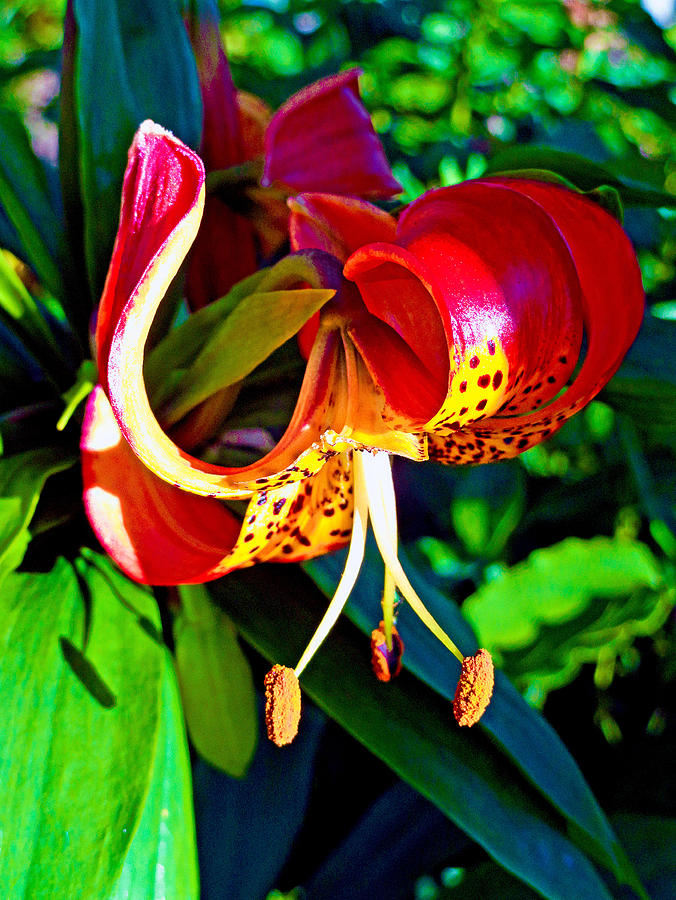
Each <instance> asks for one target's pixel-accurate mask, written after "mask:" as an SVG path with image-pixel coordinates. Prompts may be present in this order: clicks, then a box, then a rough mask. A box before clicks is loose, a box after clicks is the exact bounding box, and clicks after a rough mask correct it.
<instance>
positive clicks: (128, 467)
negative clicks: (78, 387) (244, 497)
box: [80, 387, 240, 585]
mask: <svg viewBox="0 0 676 900" xmlns="http://www.w3.org/2000/svg"><path fill="white" fill-rule="evenodd" d="M80 449H81V451H82V475H83V481H84V504H85V509H86V511H87V516H88V517H89V521H90V523H91V525H92V528H93V529H94V532H95V533H96V536H97V537H98V539H99V541H100V542H101V544H102V545H103V547H104V548H105V550H106V552H107V553H108V554H109V555H110V556H111V557H112V558H113V559H114V560H115V562H116V563H117V564H118V565H119V566H120V568H121V569H123V571H124V572H126V573H127V575H129V576H130V577H131V578H133V579H134V580H135V581H139V582H142V583H143V584H157V585H159V584H187V583H193V582H194V583H197V582H203V581H208V580H210V579H212V578H216V577H218V576H219V575H221V574H223V570H222V569H219V568H218V567H219V563H221V562H222V561H223V560H224V558H225V557H227V556H228V554H229V553H230V551H231V550H232V547H233V545H234V544H235V542H236V541H237V538H238V536H239V532H240V523H239V521H238V520H237V519H236V518H235V516H234V515H233V514H232V513H231V512H230V511H229V510H228V509H227V507H225V506H224V505H223V504H222V503H220V502H219V501H218V500H212V499H210V498H208V497H198V496H197V495H195V494H189V493H187V492H185V491H182V490H181V489H180V488H177V487H174V485H171V484H168V483H167V482H166V481H162V480H161V479H160V478H158V477H157V476H156V475H154V474H153V473H152V472H151V471H150V469H148V468H146V466H144V465H143V463H142V462H141V461H140V460H139V459H138V457H137V456H135V454H134V453H133V451H132V450H131V448H130V447H129V444H127V442H126V441H125V440H124V438H123V437H122V433H121V431H120V429H119V426H118V424H117V422H116V420H115V417H114V415H113V411H112V409H111V407H110V403H109V402H108V399H107V397H106V395H105V394H104V392H103V390H102V389H101V388H100V387H97V388H95V390H94V391H93V393H92V394H91V396H90V398H89V402H88V404H87V411H86V415H85V421H84V425H83V429H82V438H81V444H80Z"/></svg>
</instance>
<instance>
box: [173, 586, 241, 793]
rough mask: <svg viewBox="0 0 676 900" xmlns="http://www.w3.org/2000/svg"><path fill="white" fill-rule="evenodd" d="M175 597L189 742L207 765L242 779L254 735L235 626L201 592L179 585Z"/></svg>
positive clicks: (178, 659)
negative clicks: (179, 601)
mask: <svg viewBox="0 0 676 900" xmlns="http://www.w3.org/2000/svg"><path fill="white" fill-rule="evenodd" d="M179 594H180V598H181V609H180V612H179V614H178V615H177V616H176V619H175V620H174V646H175V651H174V652H175V655H176V673H177V675H178V681H179V684H180V687H181V696H182V697H183V709H184V713H185V718H186V724H187V726H188V734H189V735H190V740H191V741H192V743H193V744H194V746H195V749H196V750H197V752H198V753H199V755H200V756H201V757H202V758H203V759H205V760H206V761H207V762H208V763H210V764H211V765H212V766H215V767H216V768H217V769H221V770H222V771H223V772H226V773H227V774H228V775H233V776H235V777H238V778H241V777H242V776H243V775H244V774H245V772H246V770H247V768H248V766H249V764H250V762H251V758H252V756H253V753H254V750H255V749H256V739H257V735H258V723H257V715H256V692H255V689H254V684H253V676H252V674H251V667H250V666H249V663H248V660H247V658H246V656H245V655H244V653H243V652H242V649H241V648H240V646H239V644H238V642H237V632H236V630H235V627H234V625H233V624H232V622H231V621H230V619H228V617H227V616H226V615H225V613H224V612H223V611H222V610H221V609H219V608H218V607H217V606H215V605H214V604H213V603H212V602H211V600H210V599H209V595H208V594H207V591H206V588H205V587H204V586H203V585H182V586H181V587H179Z"/></svg>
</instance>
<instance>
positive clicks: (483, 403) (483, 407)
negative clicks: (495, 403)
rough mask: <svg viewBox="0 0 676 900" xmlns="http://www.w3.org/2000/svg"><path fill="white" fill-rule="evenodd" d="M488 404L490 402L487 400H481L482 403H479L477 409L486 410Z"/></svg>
mask: <svg viewBox="0 0 676 900" xmlns="http://www.w3.org/2000/svg"><path fill="white" fill-rule="evenodd" d="M487 402H488V401H487V400H480V401H479V402H478V403H477V405H476V408H477V409H485V408H486V403H487Z"/></svg>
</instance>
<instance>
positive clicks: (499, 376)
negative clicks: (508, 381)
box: [493, 371, 502, 391]
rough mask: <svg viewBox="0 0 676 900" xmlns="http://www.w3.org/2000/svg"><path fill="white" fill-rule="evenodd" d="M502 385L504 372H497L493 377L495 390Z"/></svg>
mask: <svg viewBox="0 0 676 900" xmlns="http://www.w3.org/2000/svg"><path fill="white" fill-rule="evenodd" d="M501 384H502V372H500V371H497V372H496V373H495V375H494V376H493V390H494V391H497V389H498V388H499V387H500V385H501Z"/></svg>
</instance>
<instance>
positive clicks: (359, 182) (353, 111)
mask: <svg viewBox="0 0 676 900" xmlns="http://www.w3.org/2000/svg"><path fill="white" fill-rule="evenodd" d="M359 74H360V73H359V70H358V69H351V70H350V71H349V72H343V73H342V74H340V75H331V76H329V77H328V78H322V79H321V80H320V81H316V82H315V83H314V84H311V85H309V86H308V87H306V88H304V89H303V90H302V91H299V92H298V93H297V94H294V95H293V97H291V98H290V99H289V100H287V102H286V103H285V104H284V105H283V106H281V107H280V108H279V109H278V110H277V112H276V113H275V115H274V116H273V117H272V120H271V122H270V124H269V125H268V129H267V132H266V135H265V170H264V173H263V179H262V184H264V185H271V184H273V183H274V182H278V183H280V184H283V185H285V186H286V187H287V188H290V189H291V190H292V191H325V192H327V193H336V194H352V195H354V196H357V197H390V196H392V194H398V193H400V191H401V185H400V184H399V183H398V182H397V181H396V180H395V178H394V177H393V175H392V172H391V171H390V167H389V165H388V163H387V159H386V158H385V153H384V151H383V147H382V144H381V143H380V140H379V138H378V136H377V135H376V133H375V131H374V130H373V125H372V124H371V119H370V117H369V114H368V112H367V111H366V109H365V107H364V106H363V104H362V102H361V100H360V99H359V89H358V85H357V82H358V78H359Z"/></svg>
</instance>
